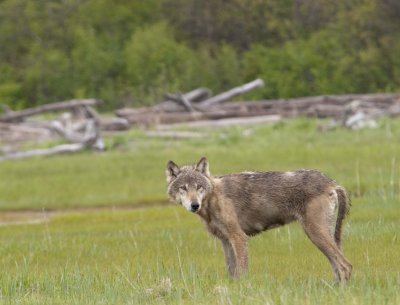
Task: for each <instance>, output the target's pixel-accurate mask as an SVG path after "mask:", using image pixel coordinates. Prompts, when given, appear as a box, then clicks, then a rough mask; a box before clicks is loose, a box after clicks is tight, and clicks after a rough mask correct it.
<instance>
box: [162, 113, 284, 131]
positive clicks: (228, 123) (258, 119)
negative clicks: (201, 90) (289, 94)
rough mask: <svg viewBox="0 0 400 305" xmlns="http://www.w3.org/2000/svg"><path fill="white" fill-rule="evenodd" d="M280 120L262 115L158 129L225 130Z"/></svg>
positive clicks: (177, 124) (163, 126)
mask: <svg viewBox="0 0 400 305" xmlns="http://www.w3.org/2000/svg"><path fill="white" fill-rule="evenodd" d="M281 120H282V117H281V116H280V115H264V116H254V117H238V118H225V119H220V120H202V121H196V122H186V123H175V124H168V125H160V126H158V129H160V130H165V129H166V130H168V129H170V128H180V127H186V128H187V127H189V128H226V127H232V126H238V125H240V126H244V125H259V124H274V123H277V122H279V121H281Z"/></svg>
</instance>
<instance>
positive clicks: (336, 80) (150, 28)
mask: <svg viewBox="0 0 400 305" xmlns="http://www.w3.org/2000/svg"><path fill="white" fill-rule="evenodd" d="M399 54H400V2H399V1H398V0H337V1H330V0H319V1H314V0H283V1H275V0H146V1H139V0H134V1H129V0H115V1H110V0H67V1H29V0H0V105H9V106H11V107H12V108H13V109H20V108H25V107H30V106H34V105H39V104H44V103H50V102H56V101H61V100H66V99H72V98H87V97H95V98H99V99H102V100H104V101H105V104H104V109H115V108H116V107H122V106H125V105H128V106H139V105H146V104H152V103H155V102H158V101H160V100H162V98H163V97H162V96H163V94H164V93H166V92H175V91H189V90H191V89H193V88H195V87H200V86H206V87H209V88H211V89H212V90H213V91H215V92H219V91H224V90H226V89H228V88H230V87H233V86H237V85H239V84H241V83H244V82H248V81H250V80H252V79H255V78H262V79H264V80H265V82H266V86H265V88H263V89H262V90H259V91H257V92H254V93H252V94H251V96H249V98H257V99H269V98H289V97H296V96H307V95H320V94H341V93H368V92H385V91H399V90H400V56H399Z"/></svg>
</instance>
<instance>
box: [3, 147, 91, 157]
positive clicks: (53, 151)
mask: <svg viewBox="0 0 400 305" xmlns="http://www.w3.org/2000/svg"><path fill="white" fill-rule="evenodd" d="M85 148H86V145H85V144H83V143H74V144H64V145H58V146H55V147H52V148H48V149H35V150H30V151H24V152H16V153H12V154H8V155H5V156H0V161H7V160H18V159H27V158H32V157H42V156H52V155H58V154H69V153H76V152H79V151H82V150H83V149H85Z"/></svg>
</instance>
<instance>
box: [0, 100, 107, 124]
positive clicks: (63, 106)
mask: <svg viewBox="0 0 400 305" xmlns="http://www.w3.org/2000/svg"><path fill="white" fill-rule="evenodd" d="M100 104H101V101H100V100H95V99H85V100H70V101H65V102H59V103H53V104H46V105H42V106H38V107H34V108H29V109H25V110H22V111H13V112H8V113H6V114H4V115H3V116H1V117H0V122H20V121H21V120H23V119H24V118H27V117H30V116H34V115H38V114H41V113H45V112H52V111H63V110H72V109H76V108H79V107H88V106H97V105H100Z"/></svg>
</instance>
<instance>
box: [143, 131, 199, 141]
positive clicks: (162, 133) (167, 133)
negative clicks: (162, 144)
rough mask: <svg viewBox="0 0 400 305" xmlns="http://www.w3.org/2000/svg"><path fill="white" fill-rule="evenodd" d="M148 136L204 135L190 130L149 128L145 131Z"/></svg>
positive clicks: (178, 136) (181, 137) (196, 136)
mask: <svg viewBox="0 0 400 305" xmlns="http://www.w3.org/2000/svg"><path fill="white" fill-rule="evenodd" d="M145 135H146V136H148V137H156V138H173V139H201V138H204V137H205V136H206V135H205V134H203V133H199V132H192V131H174V130H149V131H146V132H145Z"/></svg>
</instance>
